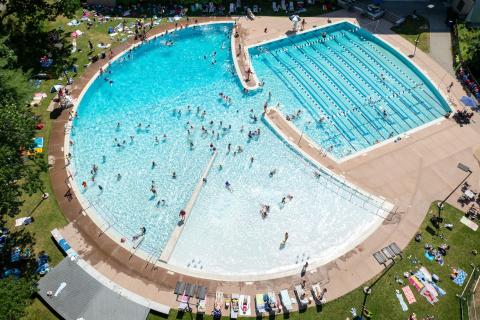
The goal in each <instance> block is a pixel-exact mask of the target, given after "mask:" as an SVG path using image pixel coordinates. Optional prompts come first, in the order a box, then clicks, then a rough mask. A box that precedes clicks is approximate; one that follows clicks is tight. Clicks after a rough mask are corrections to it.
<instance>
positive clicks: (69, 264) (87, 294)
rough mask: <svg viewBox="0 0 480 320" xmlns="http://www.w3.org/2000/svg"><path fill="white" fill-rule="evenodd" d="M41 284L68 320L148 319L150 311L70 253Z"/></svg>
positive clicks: (48, 300) (41, 289)
mask: <svg viewBox="0 0 480 320" xmlns="http://www.w3.org/2000/svg"><path fill="white" fill-rule="evenodd" d="M62 287H63V288H62ZM38 288H39V294H40V296H41V297H42V299H43V300H44V301H45V302H46V303H47V304H48V305H50V307H52V308H53V309H54V310H55V311H56V312H57V313H58V314H59V315H60V316H61V317H63V318H64V319H66V320H78V319H84V320H96V319H101V320H122V319H125V320H145V319H146V318H147V315H148V313H149V311H150V309H149V308H147V307H145V306H143V305H140V304H137V303H135V302H133V301H131V300H129V299H127V298H125V297H123V296H121V295H119V294H118V293H116V292H114V291H112V290H110V289H109V288H107V287H105V286H104V285H103V284H101V283H100V282H99V281H98V280H97V279H95V278H94V277H92V276H91V275H90V274H88V273H87V272H86V271H85V270H84V269H83V268H82V267H81V266H79V265H78V264H77V261H75V260H73V261H72V260H71V259H70V258H68V257H67V258H65V259H63V260H62V261H61V262H60V263H59V264H58V265H57V266H55V268H53V269H52V270H50V272H48V273H47V274H46V275H45V276H44V277H43V278H42V279H40V281H39V282H38ZM60 288H62V289H61V290H59V289H60ZM57 290H58V291H59V292H58V293H57ZM49 291H51V292H50V294H49Z"/></svg>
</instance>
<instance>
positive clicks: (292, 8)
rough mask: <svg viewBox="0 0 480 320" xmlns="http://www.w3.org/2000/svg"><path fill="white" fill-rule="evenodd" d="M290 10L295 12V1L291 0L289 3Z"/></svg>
mask: <svg viewBox="0 0 480 320" xmlns="http://www.w3.org/2000/svg"><path fill="white" fill-rule="evenodd" d="M288 11H290V12H293V11H295V7H294V6H293V1H290V2H289V4H288Z"/></svg>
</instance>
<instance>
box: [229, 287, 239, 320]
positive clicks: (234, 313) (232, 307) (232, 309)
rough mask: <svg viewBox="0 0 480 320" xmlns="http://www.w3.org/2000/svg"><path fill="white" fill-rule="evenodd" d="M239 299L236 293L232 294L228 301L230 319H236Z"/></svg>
mask: <svg viewBox="0 0 480 320" xmlns="http://www.w3.org/2000/svg"><path fill="white" fill-rule="evenodd" d="M239 298H240V296H239V295H238V294H236V293H233V294H232V299H231V301H230V318H232V319H237V318H238V311H239V310H240V309H239V305H240V302H239Z"/></svg>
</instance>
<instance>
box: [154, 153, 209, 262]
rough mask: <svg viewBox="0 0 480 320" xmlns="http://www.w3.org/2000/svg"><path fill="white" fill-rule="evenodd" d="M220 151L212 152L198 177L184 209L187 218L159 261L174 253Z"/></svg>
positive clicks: (172, 237) (177, 226)
mask: <svg viewBox="0 0 480 320" xmlns="http://www.w3.org/2000/svg"><path fill="white" fill-rule="evenodd" d="M217 154H218V152H217V151H216V150H215V151H214V152H213V154H212V157H211V158H210V161H209V162H208V164H207V167H206V168H205V170H204V171H203V174H202V176H201V177H200V179H198V182H197V185H196V186H195V189H194V190H193V193H192V196H191V197H190V200H189V201H188V202H187V205H186V206H185V208H184V209H183V210H185V219H184V221H181V220H180V221H179V222H178V223H177V225H176V227H175V229H174V230H173V232H172V234H171V235H170V238H169V239H168V242H167V244H166V245H165V248H164V249H163V251H162V254H161V255H160V257H159V258H158V260H159V261H161V262H165V263H168V260H170V256H171V255H172V253H173V250H174V249H175V245H176V244H177V241H178V239H179V238H180V235H181V234H182V231H183V228H184V225H185V224H186V223H187V220H188V217H189V216H190V212H191V211H192V209H193V206H194V205H195V202H196V201H197V198H198V196H199V194H200V191H201V190H202V187H203V185H204V182H203V181H204V179H206V178H207V176H208V173H209V172H210V169H211V168H212V165H213V162H214V161H215V158H216V157H217Z"/></svg>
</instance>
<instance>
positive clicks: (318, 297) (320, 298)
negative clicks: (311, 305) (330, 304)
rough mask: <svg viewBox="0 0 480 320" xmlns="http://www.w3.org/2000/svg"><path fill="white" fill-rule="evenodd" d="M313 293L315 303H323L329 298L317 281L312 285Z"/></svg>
mask: <svg viewBox="0 0 480 320" xmlns="http://www.w3.org/2000/svg"><path fill="white" fill-rule="evenodd" d="M312 294H313V298H314V300H315V304H317V305H322V304H325V303H326V302H327V299H326V298H325V293H324V292H323V290H322V288H321V287H320V284H319V283H316V284H314V285H313V286H312Z"/></svg>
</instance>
